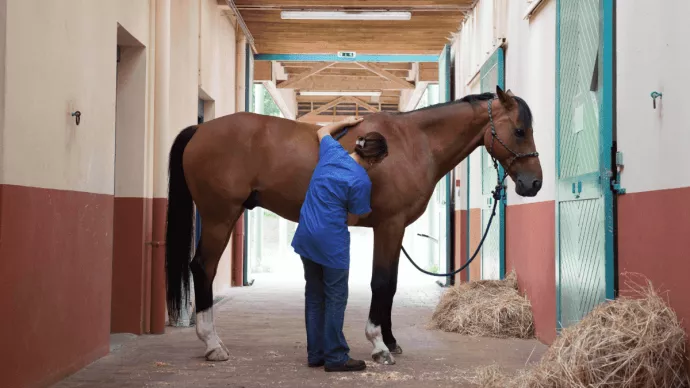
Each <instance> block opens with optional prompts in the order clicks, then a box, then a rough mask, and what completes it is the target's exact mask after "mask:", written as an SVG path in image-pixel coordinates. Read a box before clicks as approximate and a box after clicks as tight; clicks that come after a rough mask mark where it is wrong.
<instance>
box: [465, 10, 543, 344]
mask: <svg viewBox="0 0 690 388" xmlns="http://www.w3.org/2000/svg"><path fill="white" fill-rule="evenodd" d="M526 9H527V2H523V1H506V2H504V1H488V0H481V1H479V3H478V4H477V7H476V8H475V9H474V10H473V11H472V12H471V13H470V16H469V18H468V19H467V20H466V21H465V22H464V23H463V25H462V29H461V30H460V33H459V35H458V36H457V37H456V42H458V43H457V57H456V90H457V91H458V93H457V96H458V98H461V97H462V96H464V95H467V94H470V93H479V92H480V83H479V74H478V72H479V69H480V68H481V66H482V64H483V63H484V62H485V61H486V60H487V59H488V58H489V56H490V55H491V54H492V53H493V52H494V51H495V50H496V48H497V47H498V46H499V44H501V43H500V39H501V38H505V44H504V45H503V47H504V54H505V87H506V89H510V90H511V91H512V92H513V93H515V94H516V95H518V96H520V97H522V98H524V99H525V101H527V103H528V104H529V106H530V108H531V109H532V113H533V115H534V118H535V120H534V137H535V143H536V147H537V150H538V151H539V154H540V160H541V165H542V172H543V176H544V185H543V187H542V189H541V191H540V192H539V194H538V195H537V196H535V197H532V198H523V197H520V196H518V195H517V194H515V184H514V182H513V181H512V180H511V179H510V178H508V179H506V182H507V186H508V188H507V193H508V194H507V198H508V199H507V207H506V240H505V244H506V271H508V272H509V271H511V270H512V269H515V270H516V273H517V275H518V283H519V286H520V289H521V291H523V292H525V293H526V294H527V296H528V297H529V298H530V300H531V302H532V308H533V312H534V316H535V328H536V333H537V337H538V338H539V339H541V340H542V341H545V342H550V341H551V340H552V339H553V338H555V334H556V332H555V323H556V300H555V292H556V290H555V258H554V255H555V247H554V245H555V234H554V231H555V214H554V206H555V203H554V198H555V181H554V178H553V177H555V152H554V144H555V143H554V133H555V132H554V123H555V106H554V103H553V101H555V64H556V62H555V26H556V20H555V16H556V12H555V10H556V1H555V0H546V1H544V2H543V5H541V6H540V7H539V9H538V11H537V12H536V13H535V14H533V15H532V17H531V18H530V19H528V20H524V19H523V16H524V13H525V10H526ZM468 161H469V164H470V176H469V180H468V179H467V178H466V179H465V181H463V182H461V189H460V199H459V200H458V201H456V203H460V204H461V205H460V206H461V208H460V209H457V210H456V211H458V210H459V211H458V212H456V217H461V218H462V219H467V213H465V212H466V211H469V225H470V226H469V232H470V237H469V247H470V254H472V253H473V252H474V250H475V249H476V247H477V246H478V244H479V240H480V239H481V234H482V233H483V230H482V229H481V206H482V198H481V187H482V186H481V185H482V181H481V164H480V163H481V153H480V149H477V150H476V151H475V152H473V153H472V154H471V155H470V156H469V158H468V159H467V160H465V161H463V162H462V163H461V164H460V166H459V167H458V170H459V171H460V172H461V173H463V172H464V174H466V171H467V162H468ZM467 183H469V185H470V195H469V210H465V208H466V207H467V203H468V201H467V194H466V193H467V186H466V184H467ZM459 249H460V250H461V252H466V249H467V248H466V247H459ZM480 256H481V251H480V253H479V254H478V255H477V258H475V260H474V261H473V262H472V264H470V278H471V279H473V280H475V279H479V278H480V273H481V257H480Z"/></svg>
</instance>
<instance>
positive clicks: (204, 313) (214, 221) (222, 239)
mask: <svg viewBox="0 0 690 388" xmlns="http://www.w3.org/2000/svg"><path fill="white" fill-rule="evenodd" d="M232 214H233V216H232V217H229V218H226V219H218V218H217V215H215V217H214V216H213V215H211V216H209V217H204V214H202V215H201V217H202V219H203V223H202V227H201V239H200V241H199V248H198V249H197V251H196V254H195V255H194V259H193V260H192V262H191V263H190V267H191V270H192V276H194V297H195V302H196V303H195V304H196V334H197V336H198V337H199V339H200V340H202V341H203V342H204V344H205V345H206V353H205V355H206V359H207V360H209V361H226V360H227V359H228V357H229V354H228V349H227V348H226V347H225V345H224V344H223V342H222V341H221V340H220V338H219V337H218V334H217V333H216V327H215V324H214V322H213V279H214V278H215V276H216V270H217V269H218V262H219V261H220V257H221V255H222V254H223V251H224V250H225V247H226V246H227V245H228V241H229V240H230V233H231V232H232V228H233V226H234V224H235V222H236V221H237V219H238V218H239V216H240V214H241V209H237V210H235V211H233V213H232Z"/></svg>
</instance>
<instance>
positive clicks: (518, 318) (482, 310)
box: [429, 271, 534, 338]
mask: <svg viewBox="0 0 690 388" xmlns="http://www.w3.org/2000/svg"><path fill="white" fill-rule="evenodd" d="M429 326H430V328H432V329H440V330H443V331H447V332H454V333H459V334H464V335H469V336H482V337H496V338H532V337H533V336H534V319H533V317H532V308H531V305H530V302H529V300H528V299H527V298H526V297H525V296H521V295H520V294H519V292H518V286H517V276H516V274H515V271H512V272H510V273H509V274H508V276H506V278H505V279H504V280H477V281H472V282H467V283H463V284H461V285H460V286H459V287H451V288H449V289H448V290H447V291H446V292H445V293H444V294H443V296H442V297H441V300H440V302H439V304H438V305H437V306H436V310H435V311H434V314H433V315H432V317H431V322H430V325H429Z"/></svg>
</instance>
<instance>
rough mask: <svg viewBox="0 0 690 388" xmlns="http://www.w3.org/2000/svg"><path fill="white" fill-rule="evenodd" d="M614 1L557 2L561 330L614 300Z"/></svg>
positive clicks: (558, 285) (558, 215)
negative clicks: (612, 182)
mask: <svg viewBox="0 0 690 388" xmlns="http://www.w3.org/2000/svg"><path fill="white" fill-rule="evenodd" d="M612 21H613V0H559V1H558V2H557V29H556V34H557V38H556V42H557V43H556V44H557V47H556V56H557V58H556V61H557V62H556V69H557V81H556V88H557V90H556V179H557V192H556V251H557V252H556V253H557V254H556V289H557V297H556V300H557V315H558V317H557V327H558V328H559V329H560V328H565V327H568V326H571V325H573V324H575V323H577V322H579V321H580V320H581V319H582V318H583V317H584V316H585V315H587V314H588V313H589V312H590V311H591V310H592V309H593V308H594V307H595V306H596V305H597V304H599V303H601V302H603V301H604V300H605V299H607V298H613V297H614V287H615V285H614V279H615V273H614V272H615V268H614V257H613V228H614V223H613V192H612V190H611V187H612V186H611V181H612V179H615V176H614V175H613V174H612V152H613V149H612V145H613V144H612V134H613V130H612V128H613V121H612V119H613V117H612V116H613V109H612V104H613V98H612V97H613V64H612V63H613V60H612V58H613V50H614V48H613V24H612Z"/></svg>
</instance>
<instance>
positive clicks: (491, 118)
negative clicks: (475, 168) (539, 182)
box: [488, 98, 539, 201]
mask: <svg viewBox="0 0 690 388" xmlns="http://www.w3.org/2000/svg"><path fill="white" fill-rule="evenodd" d="M493 100H495V98H494V99H493ZM493 100H489V103H488V105H489V106H488V108H489V123H490V124H491V144H490V145H489V155H490V156H491V162H492V163H493V165H494V168H495V169H496V175H497V176H498V162H496V158H494V156H493V150H494V139H495V140H498V142H499V143H501V145H502V146H503V148H505V149H506V150H508V152H510V153H511V154H513V156H512V157H511V158H510V159H508V165H507V166H506V168H505V169H504V170H503V178H499V179H498V182H497V184H496V190H494V191H493V192H492V194H493V196H494V199H495V200H497V201H498V200H499V199H501V191H502V190H503V182H504V181H505V179H506V177H507V176H508V172H507V171H508V169H510V166H512V165H513V162H515V161H516V160H518V159H520V158H527V157H530V156H534V157H538V156H539V152H536V151H535V152H530V153H528V154H521V153H519V152H515V151H513V149H512V148H510V147H508V145H506V143H504V142H503V140H501V138H500V137H498V134H497V133H496V126H495V125H494V116H493V114H491V103H492V102H493Z"/></svg>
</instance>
